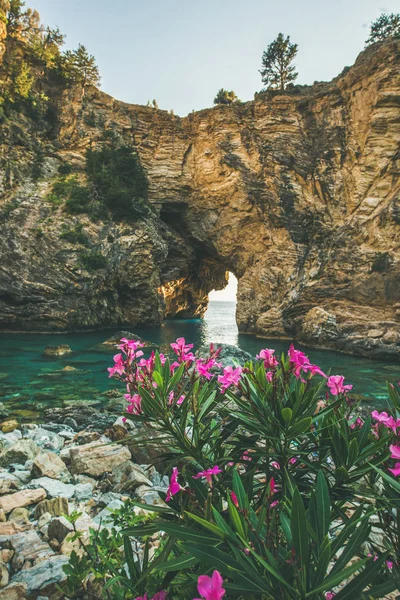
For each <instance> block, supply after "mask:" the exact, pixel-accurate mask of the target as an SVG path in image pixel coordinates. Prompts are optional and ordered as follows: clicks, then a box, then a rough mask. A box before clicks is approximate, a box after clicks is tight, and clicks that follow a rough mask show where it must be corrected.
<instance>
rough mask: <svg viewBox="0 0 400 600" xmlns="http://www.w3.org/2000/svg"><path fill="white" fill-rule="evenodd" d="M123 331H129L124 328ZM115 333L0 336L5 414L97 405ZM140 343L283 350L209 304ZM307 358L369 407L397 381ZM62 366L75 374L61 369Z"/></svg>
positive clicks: (373, 369) (228, 307)
mask: <svg viewBox="0 0 400 600" xmlns="http://www.w3.org/2000/svg"><path fill="white" fill-rule="evenodd" d="M125 329H128V330H129V328H128V327H127V328H125ZM116 331H117V330H116V329H111V330H109V331H98V332H91V333H74V334H52V335H36V334H0V401H1V402H3V403H4V404H5V406H6V408H8V409H9V410H10V411H11V415H13V416H17V417H19V418H20V419H22V420H26V421H29V420H36V419H40V414H41V412H42V411H43V410H44V409H45V408H50V407H52V406H66V405H71V404H72V405H73V404H76V403H79V402H82V401H83V402H84V403H87V404H92V405H96V406H97V405H99V406H100V405H103V404H105V403H106V402H107V401H108V398H107V396H105V393H106V392H107V391H108V390H111V389H114V388H116V387H118V384H117V383H116V382H115V381H113V380H110V379H108V377H107V375H108V373H107V367H109V366H110V365H111V363H112V356H113V354H114V353H115V351H114V350H113V349H112V348H104V347H101V346H100V344H101V343H102V342H103V341H104V340H106V339H107V338H109V337H110V336H111V335H113V334H114V333H116ZM131 331H133V332H134V333H136V334H137V335H140V336H141V337H143V338H144V339H146V340H148V341H150V342H153V343H155V344H158V345H160V346H161V348H163V349H164V350H165V349H167V348H168V345H169V344H170V342H172V341H174V340H175V339H176V338H177V337H185V338H186V340H187V341H190V342H193V343H194V344H195V348H197V347H198V346H199V345H201V344H204V343H210V342H217V343H218V342H219V343H225V344H234V345H237V346H239V347H240V348H242V349H243V350H246V351H247V352H250V354H252V355H253V356H254V355H255V354H256V353H257V352H258V351H259V350H260V348H265V347H268V348H275V349H276V350H277V352H278V353H280V352H286V351H287V349H288V346H289V341H287V340H264V339H261V338H257V337H255V336H252V335H242V334H239V333H238V331H237V327H236V323H235V303H234V302H210V305H209V309H208V311H207V313H206V318H205V319H204V320H201V319H182V320H168V321H166V322H165V323H163V324H162V325H161V326H160V327H151V328H150V327H146V328H137V327H135V328H131ZM58 344H69V346H70V347H71V349H72V351H73V353H72V354H69V355H68V356H64V357H61V358H55V359H50V358H45V357H43V356H42V352H43V350H44V348H45V347H46V346H47V345H53V346H55V345H58ZM296 347H298V348H299V349H301V350H304V351H305V352H306V353H307V355H308V356H309V358H310V360H311V361H312V362H314V363H316V364H318V365H319V366H320V367H321V368H323V370H325V371H327V370H329V369H330V370H331V373H332V374H340V375H344V376H345V377H346V380H347V381H348V383H352V384H353V385H354V392H355V393H356V394H360V395H362V396H365V397H366V398H367V399H368V401H369V402H370V403H371V405H373V406H377V407H378V406H380V407H382V406H383V405H384V404H385V403H386V398H387V393H386V381H398V380H399V379H400V365H398V364H395V363H389V362H387V363H386V362H381V361H372V360H369V359H366V358H361V357H355V356H347V355H344V354H339V353H337V352H330V351H324V350H313V349H310V348H303V347H302V346H301V345H300V344H296ZM66 366H71V367H74V368H75V369H77V370H76V371H62V369H63V368H64V367H66Z"/></svg>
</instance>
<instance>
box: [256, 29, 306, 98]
mask: <svg viewBox="0 0 400 600" xmlns="http://www.w3.org/2000/svg"><path fill="white" fill-rule="evenodd" d="M297 50H298V46H297V44H291V43H290V37H289V36H287V37H286V38H285V37H284V35H283V34H282V33H280V34H279V35H278V37H277V38H276V39H275V40H274V41H273V42H272V43H271V44H269V46H267V49H266V50H264V52H263V55H262V59H261V62H262V68H261V70H260V73H261V78H262V82H263V83H264V85H266V86H268V87H273V88H278V89H280V90H281V91H283V90H284V89H285V88H286V86H287V84H288V83H291V82H292V81H294V80H295V79H296V77H297V75H298V73H297V72H296V68H295V66H294V65H292V64H291V62H292V61H293V59H294V58H295V56H296V54H297Z"/></svg>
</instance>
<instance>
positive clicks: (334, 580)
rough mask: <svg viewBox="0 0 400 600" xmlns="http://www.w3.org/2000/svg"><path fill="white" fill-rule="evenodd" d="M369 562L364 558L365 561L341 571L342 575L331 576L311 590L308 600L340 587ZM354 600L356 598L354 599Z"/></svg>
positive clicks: (307, 595) (307, 596)
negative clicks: (340, 584)
mask: <svg viewBox="0 0 400 600" xmlns="http://www.w3.org/2000/svg"><path fill="white" fill-rule="evenodd" d="M367 560H368V559H367V558H364V559H363V560H359V561H358V562H356V563H354V564H352V565H350V567H347V568H346V569H343V570H342V571H340V573H336V574H335V575H332V576H331V575H329V576H328V577H327V578H326V579H325V580H324V581H323V582H322V584H321V585H319V586H318V587H316V588H314V589H313V590H311V591H310V592H308V593H307V594H306V598H309V597H310V596H314V595H316V594H319V593H321V592H326V591H329V590H331V589H332V588H334V587H335V586H336V585H338V584H339V583H341V582H342V581H345V580H346V579H347V578H348V577H350V576H351V575H353V573H355V571H358V570H359V569H361V567H363V566H364V565H365V563H366V562H367ZM353 600H354V598H353Z"/></svg>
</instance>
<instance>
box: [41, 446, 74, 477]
mask: <svg viewBox="0 0 400 600" xmlns="http://www.w3.org/2000/svg"><path fill="white" fill-rule="evenodd" d="M32 476H33V477H50V478H51V479H60V480H61V481H64V482H68V481H70V479H71V476H70V474H69V471H68V469H67V467H66V466H65V463H64V462H63V461H62V460H61V458H60V457H59V456H57V454H54V453H53V452H41V453H40V454H38V455H37V456H36V457H35V459H34V461H33V465H32Z"/></svg>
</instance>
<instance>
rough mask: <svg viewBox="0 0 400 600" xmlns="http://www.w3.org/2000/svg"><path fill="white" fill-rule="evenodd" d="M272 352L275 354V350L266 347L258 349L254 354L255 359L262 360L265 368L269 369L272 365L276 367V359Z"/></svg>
mask: <svg viewBox="0 0 400 600" xmlns="http://www.w3.org/2000/svg"><path fill="white" fill-rule="evenodd" d="M274 354H275V350H270V349H268V348H264V350H260V354H257V355H256V359H257V360H263V361H264V367H265V368H266V369H271V368H273V367H276V366H277V364H278V361H277V359H276V356H274Z"/></svg>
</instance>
